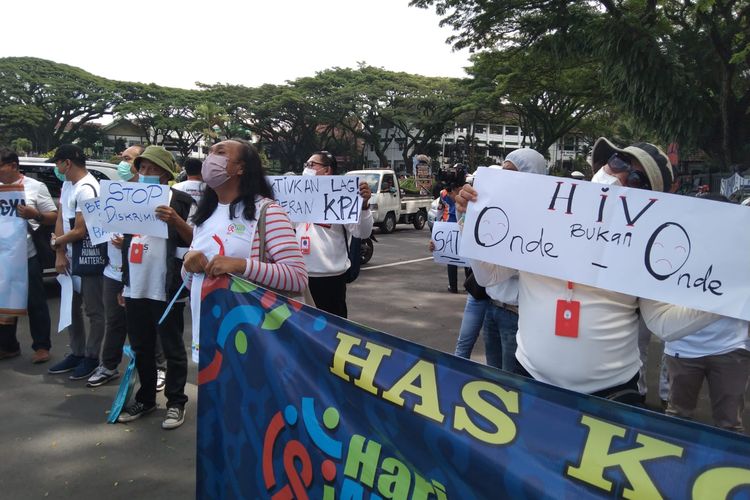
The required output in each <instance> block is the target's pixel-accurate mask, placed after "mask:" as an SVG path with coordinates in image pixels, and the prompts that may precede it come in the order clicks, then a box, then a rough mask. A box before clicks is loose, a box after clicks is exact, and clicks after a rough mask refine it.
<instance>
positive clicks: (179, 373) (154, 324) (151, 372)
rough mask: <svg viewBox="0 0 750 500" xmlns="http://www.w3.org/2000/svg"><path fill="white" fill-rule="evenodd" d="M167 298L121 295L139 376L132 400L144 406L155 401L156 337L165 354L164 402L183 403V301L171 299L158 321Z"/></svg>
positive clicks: (184, 381)
mask: <svg viewBox="0 0 750 500" xmlns="http://www.w3.org/2000/svg"><path fill="white" fill-rule="evenodd" d="M167 304H168V303H167V302H162V301H160V300H151V299H127V298H126V299H125V309H126V317H127V323H128V338H129V339H130V346H131V347H132V348H133V352H135V367H136V369H137V370H138V377H139V378H140V379H141V387H140V389H138V392H137V393H136V395H135V399H136V401H139V402H141V403H143V404H144V405H146V406H152V405H154V404H156V338H157V336H158V337H159V338H160V339H161V345H162V348H163V349H164V355H165V356H166V358H167V379H166V381H165V382H166V385H165V386H164V395H165V396H166V397H167V406H168V407H171V406H179V407H184V406H185V403H187V400H188V398H187V396H186V395H185V383H186V382H187V366H188V361H187V353H186V352H185V342H184V341H183V340H182V333H183V330H184V326H185V325H184V321H183V317H182V313H183V310H184V309H185V304H184V303H182V302H178V303H175V305H174V306H173V307H172V310H171V311H169V314H168V315H167V317H166V318H165V319H164V322H163V323H162V324H161V325H159V324H158V322H159V319H160V318H161V316H162V314H164V309H166V308H167Z"/></svg>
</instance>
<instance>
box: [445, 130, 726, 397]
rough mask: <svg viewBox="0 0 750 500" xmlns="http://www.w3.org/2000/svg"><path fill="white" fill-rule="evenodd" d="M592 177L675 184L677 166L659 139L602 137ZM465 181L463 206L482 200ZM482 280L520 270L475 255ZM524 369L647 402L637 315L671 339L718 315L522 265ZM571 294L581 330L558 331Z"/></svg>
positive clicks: (640, 184)
mask: <svg viewBox="0 0 750 500" xmlns="http://www.w3.org/2000/svg"><path fill="white" fill-rule="evenodd" d="M592 157H593V166H594V169H595V170H596V174H595V175H594V178H593V179H592V180H593V182H599V183H604V184H613V185H623V186H630V187H634V188H641V189H653V190H655V191H668V190H669V188H670V186H671V183H672V168H671V165H670V164H669V160H668V158H667V156H666V155H665V154H664V153H663V152H662V151H661V150H660V149H658V148H657V147H656V146H653V145H652V144H648V143H639V144H634V145H632V146H629V147H627V148H624V149H620V148H617V147H615V146H614V145H613V144H612V143H611V142H609V141H608V140H607V139H604V138H600V139H599V140H597V142H596V143H595V145H594V148H593V151H592ZM476 199H477V194H476V191H475V190H474V189H473V188H472V187H471V186H469V185H466V186H464V188H463V189H462V190H461V193H460V194H459V195H458V196H457V198H456V203H457V205H458V207H459V209H460V210H462V211H464V210H465V209H466V205H467V203H470V202H473V201H476ZM472 269H473V270H474V273H475V275H476V278H477V282H478V283H479V284H481V285H484V286H488V287H490V286H494V285H496V284H499V283H503V282H504V281H506V280H508V279H509V278H511V277H513V276H515V274H516V272H517V271H516V270H513V269H508V268H504V267H502V266H498V265H495V264H490V263H483V262H480V261H473V262H472ZM518 276H519V277H518V283H519V312H520V316H519V328H518V335H517V338H518V349H517V351H516V358H517V360H518V362H519V363H520V365H519V369H518V373H519V374H521V375H525V376H528V377H532V378H534V379H536V380H540V381H542V382H546V383H549V384H553V385H557V386H560V387H564V388H566V389H571V390H574V391H578V392H583V393H588V394H593V395H596V396H600V397H605V398H609V399H613V400H617V401H621V402H625V403H631V404H640V401H641V398H640V394H639V393H638V387H637V383H638V370H639V368H640V360H639V357H638V345H637V340H638V314H637V311H638V309H639V308H640V312H641V314H642V315H643V318H644V320H645V321H646V324H647V325H648V327H649V328H650V329H651V330H652V331H653V332H654V333H655V334H656V335H658V336H659V337H661V338H664V339H667V340H671V339H675V338H679V337H681V336H685V335H688V334H690V333H694V332H696V331H698V330H700V329H701V328H703V327H705V326H706V325H708V324H710V323H711V322H713V321H715V320H716V319H717V316H716V315H714V314H711V313H705V312H700V311H695V310H691V309H687V308H684V307H679V306H675V305H670V304H664V303H660V302H656V301H653V300H646V299H639V298H637V297H632V296H629V295H625V294H622V293H618V292H613V291H609V290H603V289H599V288H594V287H591V286H587V285H581V284H577V283H570V282H566V281H564V280H559V279H556V278H549V277H546V276H541V275H538V274H534V273H530V272H525V271H521V272H520V273H519V275H518ZM571 295H572V297H573V300H576V301H578V302H580V312H579V315H578V317H579V318H580V320H579V325H578V331H577V332H576V333H577V337H576V338H574V339H571V338H569V337H560V336H557V335H555V320H556V303H557V301H558V300H560V299H565V298H567V297H570V296H571Z"/></svg>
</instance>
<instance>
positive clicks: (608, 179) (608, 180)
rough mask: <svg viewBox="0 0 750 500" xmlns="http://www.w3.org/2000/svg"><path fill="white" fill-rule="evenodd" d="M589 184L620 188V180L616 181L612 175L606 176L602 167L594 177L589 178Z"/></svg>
mask: <svg viewBox="0 0 750 500" xmlns="http://www.w3.org/2000/svg"><path fill="white" fill-rule="evenodd" d="M591 182H595V183H597V184H609V185H614V186H622V183H621V182H620V179H618V178H617V177H615V176H614V175H612V174H608V173H607V172H605V171H604V167H602V168H600V169H599V171H598V172H597V173H595V174H594V176H593V177H592V178H591Z"/></svg>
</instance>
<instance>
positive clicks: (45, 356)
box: [31, 349, 49, 365]
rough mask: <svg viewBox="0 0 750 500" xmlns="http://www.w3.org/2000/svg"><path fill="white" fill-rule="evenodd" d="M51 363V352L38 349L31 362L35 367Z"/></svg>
mask: <svg viewBox="0 0 750 500" xmlns="http://www.w3.org/2000/svg"><path fill="white" fill-rule="evenodd" d="M47 361H49V351H48V350H47V349H37V350H36V351H34V354H33V356H31V362H32V363H33V364H35V365H38V364H40V363H46V362H47Z"/></svg>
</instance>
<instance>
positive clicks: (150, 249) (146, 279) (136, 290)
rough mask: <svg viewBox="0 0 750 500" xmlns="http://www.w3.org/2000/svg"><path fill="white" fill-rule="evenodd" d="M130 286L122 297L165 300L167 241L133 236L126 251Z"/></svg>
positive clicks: (152, 237) (151, 237) (153, 237)
mask: <svg viewBox="0 0 750 500" xmlns="http://www.w3.org/2000/svg"><path fill="white" fill-rule="evenodd" d="M128 269H129V271H130V284H129V285H127V286H125V288H124V290H123V293H122V295H123V297H127V298H129V299H152V300H160V301H162V302H165V301H166V300H167V291H166V289H165V288H166V282H167V239H166V238H157V237H156V236H141V235H137V234H134V235H133V240H132V241H131V243H130V250H129V251H128Z"/></svg>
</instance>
